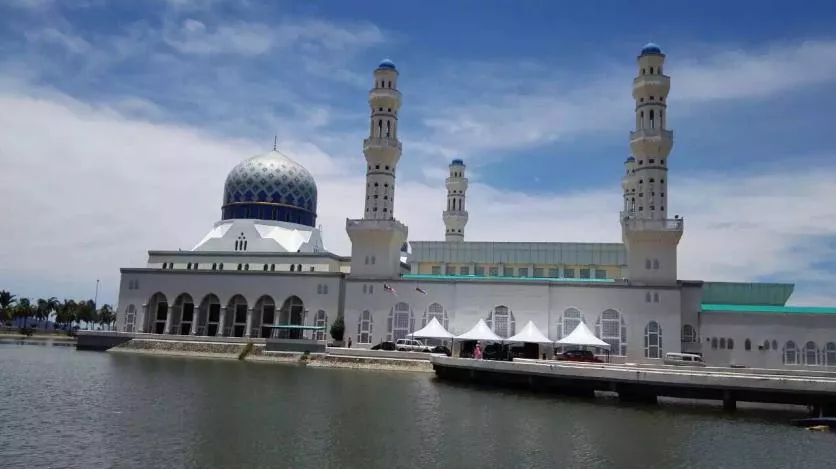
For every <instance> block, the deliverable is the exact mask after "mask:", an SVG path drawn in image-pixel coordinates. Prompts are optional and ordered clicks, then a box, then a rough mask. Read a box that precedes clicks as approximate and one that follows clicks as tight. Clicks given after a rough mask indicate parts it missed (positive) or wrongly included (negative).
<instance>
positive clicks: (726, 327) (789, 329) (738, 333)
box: [700, 311, 836, 368]
mask: <svg viewBox="0 0 836 469" xmlns="http://www.w3.org/2000/svg"><path fill="white" fill-rule="evenodd" d="M700 318H701V329H702V330H701V335H700V341H701V345H702V352H703V356H704V357H705V360H706V362H707V363H709V364H710V365H719V366H724V365H730V364H741V365H746V366H749V367H761V368H783V367H788V366H789V367H793V366H799V367H801V366H804V367H806V366H821V365H824V364H825V362H826V361H827V363H828V364H829V365H830V366H833V365H836V315H832V314H797V313H791V314H780V313H758V312H745V313H740V312H728V311H718V312H714V311H711V312H703V313H701V315H700ZM747 339H748V340H749V341H750V344H751V347H750V350H746V340H747ZM715 340H716V342H715ZM729 340H731V341H732V343H733V345H732V347H731V348H730V347H729ZM773 341H774V344H773ZM767 342H768V347H767ZM790 342H791V343H792V344H795V347H794V350H795V353H792V350H793V347H792V344H790ZM808 342H812V343H813V344H814V346H811V352H810V353H809V354H808V353H806V350H805V347H806V345H807V343H808ZM828 343H833V345H832V347H834V349H833V352H831V353H830V354H828V353H827V344H828ZM774 345H777V348H776V347H774ZM788 346H789V351H788ZM785 358H786V360H785Z"/></svg>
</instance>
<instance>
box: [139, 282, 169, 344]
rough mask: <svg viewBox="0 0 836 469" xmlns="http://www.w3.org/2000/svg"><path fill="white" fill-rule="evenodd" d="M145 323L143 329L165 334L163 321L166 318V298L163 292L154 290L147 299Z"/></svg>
mask: <svg viewBox="0 0 836 469" xmlns="http://www.w3.org/2000/svg"><path fill="white" fill-rule="evenodd" d="M147 308H148V309H147V312H146V316H147V317H146V318H145V325H146V327H144V328H143V329H144V330H146V331H150V332H151V333H152V334H165V322H166V319H167V318H168V298H167V297H166V296H165V294H164V293H163V292H156V293H154V294H153V295H151V297H150V298H149V299H148V306H147Z"/></svg>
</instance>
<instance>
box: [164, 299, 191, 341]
mask: <svg viewBox="0 0 836 469" xmlns="http://www.w3.org/2000/svg"><path fill="white" fill-rule="evenodd" d="M171 313H172V318H171V325H170V330H169V334H175V335H189V334H190V333H191V331H192V322H194V319H195V318H194V299H192V295H189V294H188V293H181V294H179V295H178V296H177V298H175V299H174V308H172V310H171Z"/></svg>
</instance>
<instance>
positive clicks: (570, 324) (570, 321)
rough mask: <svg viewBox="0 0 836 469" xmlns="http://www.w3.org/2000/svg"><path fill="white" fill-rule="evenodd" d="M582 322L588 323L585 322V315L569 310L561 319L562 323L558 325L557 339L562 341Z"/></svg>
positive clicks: (575, 310) (572, 309) (573, 309)
mask: <svg viewBox="0 0 836 469" xmlns="http://www.w3.org/2000/svg"><path fill="white" fill-rule="evenodd" d="M581 322H586V321H585V320H584V317H583V314H581V312H580V311H578V310H577V309H575V308H569V309H567V310H566V311H564V312H563V316H561V317H560V321H559V322H558V323H557V336H556V337H557V339H558V340H560V339H562V338H564V337H566V336H567V335H569V334H571V333H572V331H574V330H575V328H576V327H578V324H580V323H581Z"/></svg>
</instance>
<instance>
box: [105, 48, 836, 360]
mask: <svg viewBox="0 0 836 469" xmlns="http://www.w3.org/2000/svg"><path fill="white" fill-rule="evenodd" d="M664 60H665V56H664V54H662V52H661V50H660V49H659V48H658V46H655V45H653V44H648V45H647V46H645V48H644V49H642V52H641V54H640V56H639V58H638V68H639V72H638V76H637V77H636V78H635V79H634V82H633V96H634V98H635V99H636V108H635V113H636V128H635V131H633V132H632V133H631V136H630V147H631V151H632V156H631V157H630V158H628V159H627V162H626V163H625V174H624V177H623V178H622V180H621V186H622V190H623V194H624V205H623V207H622V209H621V213H620V219H621V226H622V235H623V240H624V243H623V244H616V243H519V242H518V243H498V242H490V241H487V242H472V241H464V228H465V225H466V223H467V220H468V212H467V210H466V205H465V200H466V191H467V184H468V183H467V178H466V175H465V165H464V162H463V161H462V160H454V161H453V163H451V164H450V166H449V169H450V176H449V177H448V178H447V180H446V188H447V208H446V210H444V212H443V215H442V217H443V219H444V224H445V241H415V242H411V243H407V242H406V241H407V234H408V230H407V227H406V226H405V225H404V224H402V223H401V222H399V221H397V220H396V219H395V216H394V211H395V195H396V192H395V181H396V177H395V175H396V171H397V164H398V162H399V160H400V157H401V151H402V145H401V142H400V140H399V139H398V114H399V111H400V108H401V93H400V91H398V86H397V85H398V76H399V73H398V71H397V69H396V68H395V66H394V64H392V62H390V61H388V60H386V61H383V62H382V63H381V64H380V66H379V67H378V68H377V69H376V70H375V71H374V80H373V88H372V90H371V91H370V93H369V105H370V108H371V119H370V128H369V137H368V138H367V139H365V140H364V154H365V157H366V194H365V196H366V201H365V205H364V213H363V216H362V218H359V219H347V220H346V231H347V233H348V235H349V237H350V239H351V242H352V252H351V256H350V257H341V256H337V255H334V254H331V253H329V252H327V251H326V250H325V247H324V246H323V245H322V239H321V235H320V232H319V230H318V229H317V228H315V227H314V224H315V219H316V213H315V212H316V187H315V183H314V182H313V179H312V177H311V176H310V175H309V173H307V170H304V168H302V167H301V166H300V165H298V164H297V163H295V162H293V161H291V160H290V159H289V158H287V157H285V156H284V155H281V154H280V153H279V152H278V150H277V149H275V148H274V151H273V152H271V153H268V154H266V155H261V156H258V157H254V158H251V159H250V160H247V161H246V162H244V163H242V164H241V165H239V166H237V167H236V169H234V170H233V173H231V176H230V177H229V178H228V179H227V184H226V186H225V200H224V206H223V220H222V221H221V222H218V223H216V224H215V226H214V227H213V229H212V230H211V231H210V232H209V234H207V235H206V236H205V237H204V238H203V239H202V240H201V241H200V242H198V243H197V245H195V246H194V248H192V249H191V250H186V251H182V250H177V251H149V253H148V262H147V265H146V266H145V267H142V268H125V269H122V280H121V285H120V293H119V307H118V310H117V317H118V324H119V327H120V328H121V329H122V330H125V331H128V332H143V333H160V334H162V333H164V334H181V335H198V336H203V335H209V336H240V337H266V336H270V335H271V334H273V328H272V327H271V326H274V325H277V326H322V327H325V328H327V327H328V326H330V324H331V323H332V322H333V320H334V319H335V318H337V317H339V316H342V317H343V318H344V320H345V326H346V332H345V336H346V338H351V340H352V341H353V343H354V344H356V346H370V345H372V344H376V343H378V342H381V341H385V340H396V339H398V338H403V337H405V336H406V335H407V334H409V333H410V332H412V331H415V330H418V329H420V328H421V327H423V326H424V325H426V323H427V321H429V320H430V319H431V318H432V317H436V318H437V319H438V320H439V322H440V323H441V324H442V325H443V326H444V327H446V328H447V329H448V330H450V331H451V332H453V333H454V334H460V333H463V332H465V331H467V330H468V329H470V328H471V327H472V326H473V325H474V324H475V323H476V322H477V321H478V320H479V319H484V320H486V322H487V324H488V325H489V326H490V327H491V328H492V329H493V331H494V332H495V333H497V334H498V335H499V336H501V337H510V336H512V335H514V334H515V333H516V332H518V330H519V329H520V328H522V327H523V326H524V325H525V324H526V323H527V322H528V321H533V322H534V323H535V324H536V326H537V327H538V328H539V329H540V330H541V331H542V332H543V333H545V334H546V335H548V336H549V337H550V338H552V339H554V340H558V339H560V338H562V337H564V336H566V335H568V334H569V333H570V332H571V331H572V329H574V327H575V326H576V325H577V324H578V322H579V321H584V322H585V323H586V324H587V325H588V326H589V328H590V329H591V330H592V331H593V332H594V333H595V334H596V336H598V337H599V338H601V339H602V340H605V341H606V342H608V343H609V344H610V345H611V346H612V351H613V353H614V354H615V355H620V356H623V357H624V359H625V360H628V361H648V360H656V359H659V358H661V357H662V356H663V355H664V353H665V352H679V351H687V352H698V353H703V354H704V356H705V357H706V361H707V362H709V363H710V364H718V365H727V364H742V365H748V366H760V367H777V366H790V367H792V366H823V365H826V366H836V308H793V307H786V306H784V305H785V304H786V301H787V299H788V298H789V296H790V295H791V293H792V289H793V287H792V285H790V284H762V283H759V284H747V283H717V282H701V281H682V280H678V278H677V266H676V261H677V252H676V251H677V246H678V243H679V240H680V239H681V237H682V234H683V231H684V221H683V219H682V218H680V217H679V216H674V217H673V218H669V217H668V211H667V200H668V198H669V194H668V193H667V192H668V191H667V188H668V171H667V159H668V157H669V156H670V152H671V149H672V144H673V133H672V132H671V131H669V130H668V129H667V126H666V119H667V116H666V110H667V107H666V106H667V104H666V103H667V96H668V91H669V90H670V78H669V77H668V76H666V75H664V73H663V67H664ZM265 168H266V169H265ZM252 171H257V172H265V171H267V172H271V171H275V172H274V173H271V174H270V176H269V178H268V179H269V180H268V181H267V182H261V183H260V184H261V185H260V186H257V187H249V186H248V184H249V182H248V181H250V179H251V178H249V177H248V175H249V174H251V172H252ZM281 181H291V182H289V183H288V184H289V186H284V185H283V183H282V182H281ZM614 212H615V210H614ZM242 214H243V216H242ZM265 326H267V327H265ZM281 331H282V332H281V334H284V335H285V336H287V337H301V336H305V337H313V338H315V339H318V340H326V339H327V338H328V337H327V336H328V334H327V332H326V331H325V330H320V331H302V330H294V329H292V327H291V328H288V329H282V330H281Z"/></svg>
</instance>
